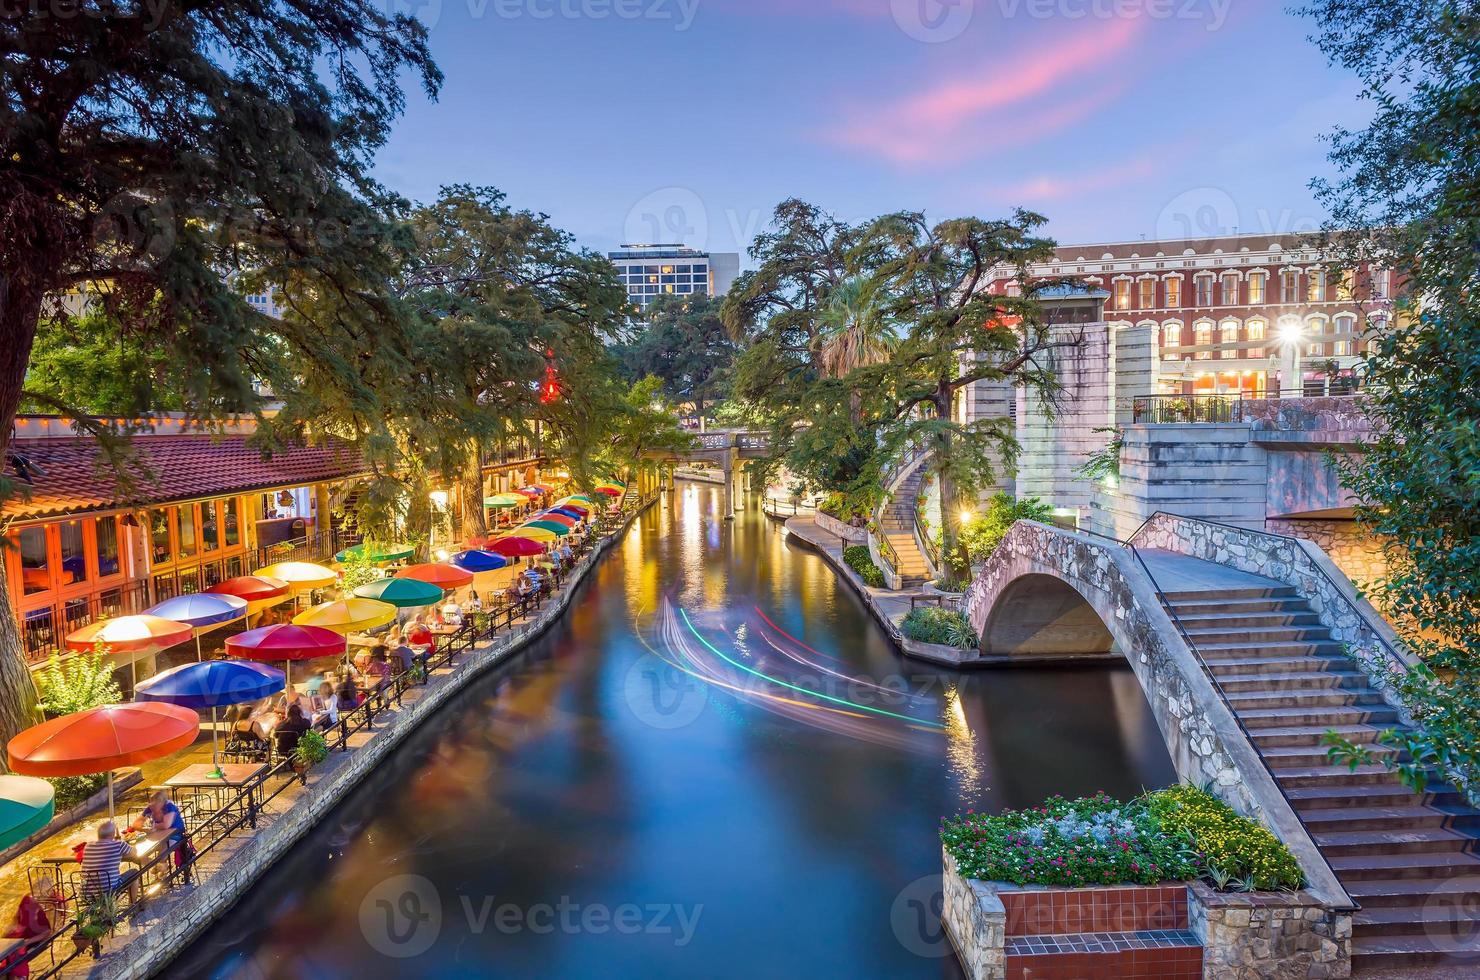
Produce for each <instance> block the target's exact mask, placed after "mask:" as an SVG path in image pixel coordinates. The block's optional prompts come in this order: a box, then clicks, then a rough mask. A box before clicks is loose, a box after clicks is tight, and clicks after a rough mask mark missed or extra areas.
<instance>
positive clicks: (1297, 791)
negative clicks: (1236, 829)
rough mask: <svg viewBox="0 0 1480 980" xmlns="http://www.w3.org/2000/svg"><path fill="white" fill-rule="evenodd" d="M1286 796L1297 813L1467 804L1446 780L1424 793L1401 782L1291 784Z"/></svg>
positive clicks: (1433, 784)
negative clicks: (1342, 784)
mask: <svg viewBox="0 0 1480 980" xmlns="http://www.w3.org/2000/svg"><path fill="white" fill-rule="evenodd" d="M1285 796H1286V797H1287V798H1288V799H1289V800H1290V805H1291V806H1292V807H1294V808H1295V810H1296V812H1298V813H1303V812H1305V811H1306V810H1319V809H1327V808H1330V807H1340V806H1368V805H1371V806H1407V805H1410V804H1426V805H1430V806H1433V805H1438V806H1454V805H1460V804H1463V803H1464V796H1463V794H1461V793H1460V792H1459V791H1458V790H1456V789H1454V788H1453V787H1451V786H1448V785H1446V784H1444V783H1430V784H1429V786H1428V788H1427V790H1426V791H1425V792H1423V793H1415V792H1413V790H1411V789H1409V788H1408V787H1407V786H1403V785H1400V784H1398V783H1392V784H1388V785H1375V786H1292V787H1288V788H1286V789H1285Z"/></svg>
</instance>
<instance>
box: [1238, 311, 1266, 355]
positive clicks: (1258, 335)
mask: <svg viewBox="0 0 1480 980" xmlns="http://www.w3.org/2000/svg"><path fill="white" fill-rule="evenodd" d="M1268 329H1269V328H1268V326H1267V325H1266V324H1265V322H1264V321H1263V320H1260V319H1257V318H1256V319H1253V320H1249V321H1248V322H1246V323H1245V324H1244V338H1245V339H1246V340H1250V341H1258V340H1263V339H1264V336H1265V333H1266V332H1267V331H1268ZM1245 356H1246V357H1263V356H1264V348H1263V347H1251V348H1249V352H1248V353H1247V354H1246V355H1245Z"/></svg>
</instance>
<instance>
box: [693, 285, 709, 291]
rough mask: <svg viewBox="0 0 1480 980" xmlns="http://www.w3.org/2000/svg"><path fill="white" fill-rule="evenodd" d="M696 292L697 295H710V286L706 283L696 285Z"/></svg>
mask: <svg viewBox="0 0 1480 980" xmlns="http://www.w3.org/2000/svg"><path fill="white" fill-rule="evenodd" d="M694 292H696V293H708V292H709V286H708V285H707V284H705V283H695V284H694Z"/></svg>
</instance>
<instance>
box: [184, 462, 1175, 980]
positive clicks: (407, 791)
mask: <svg viewBox="0 0 1480 980" xmlns="http://www.w3.org/2000/svg"><path fill="white" fill-rule="evenodd" d="M719 501H720V495H719V491H718V490H717V489H715V488H710V487H707V486H702V485H693V484H680V485H679V490H678V492H677V493H676V494H675V495H674V496H673V499H672V500H671V501H670V500H665V501H664V502H663V503H662V504H661V505H660V506H659V507H658V508H655V509H653V510H651V511H649V512H648V513H647V514H646V515H645V516H644V517H643V518H641V520H639V522H638V523H637V524H636V525H635V526H634V527H633V528H632V530H631V531H630V532H629V534H628V536H627V538H626V539H625V540H624V541H623V542H622V543H621V544H619V545H618V547H616V548H615V549H614V550H613V551H612V552H610V553H609V554H608V556H607V558H606V559H605V560H604V562H603V563H602V565H601V566H600V568H599V569H598V573H597V574H596V575H595V576H594V577H593V579H592V580H589V581H588V583H587V584H586V585H585V586H584V587H583V589H582V592H581V594H580V595H579V596H578V597H577V600H576V602H575V603H574V605H573V607H572V609H571V611H570V614H569V615H568V616H567V617H566V618H565V620H564V621H563V622H562V623H561V624H560V625H559V626H557V627H556V628H555V629H554V630H552V632H550V633H549V634H548V635H547V636H546V637H544V638H543V639H542V640H541V641H540V642H539V643H538V644H537V645H535V646H534V647H532V648H531V649H530V650H529V651H527V652H526V653H524V654H522V655H521V656H519V657H518V658H516V659H515V660H513V661H511V662H510V663H509V664H508V665H505V666H504V667H501V668H500V669H499V670H498V671H496V672H493V673H491V674H489V675H487V676H486V677H484V678H483V679H482V680H481V681H480V682H479V683H477V684H476V685H474V686H473V687H471V688H470V689H469V690H467V691H466V692H464V694H463V695H462V696H460V697H459V698H458V699H457V700H456V701H455V702H454V703H452V704H451V705H449V706H448V708H447V709H446V710H444V711H443V712H441V713H440V714H439V715H438V716H437V718H436V719H434V720H433V721H432V722H431V723H429V724H428V725H427V726H426V727H425V728H424V729H423V730H422V731H420V732H419V733H418V734H417V735H416V736H415V737H414V738H413V739H412V740H411V741H410V742H409V743H408V744H407V745H405V746H403V747H402V749H401V750H400V751H398V752H397V753H396V754H395V756H394V758H393V759H392V760H390V761H389V762H388V763H387V764H385V765H384V766H383V767H382V768H381V770H379V771H378V772H377V773H376V774H375V776H374V777H373V778H372V779H371V780H370V781H368V782H367V783H366V784H365V785H364V786H363V787H362V788H361V789H360V790H359V791H357V793H356V794H355V795H354V796H353V797H352V798H351V799H349V800H348V801H346V803H345V804H344V805H343V806H341V807H340V808H339V810H338V811H336V813H335V814H333V816H332V817H331V818H330V819H328V820H326V821H325V822H324V823H323V825H322V826H321V827H320V828H318V829H317V830H316V831H315V832H314V833H313V834H312V835H311V836H310V837H309V838H308V839H307V840H306V841H305V842H303V843H302V844H301V845H300V846H299V847H297V848H296V849H295V850H294V851H293V852H292V853H291V854H290V855H289V857H288V858H287V859H286V860H285V861H283V862H281V863H280V864H279V865H278V866H277V867H275V868H274V869H273V870H272V871H271V872H270V873H269V874H268V875H267V876H266V877H265V878H264V879H263V881H262V882H260V883H259V885H258V887H257V888H256V889H255V890H254V891H253V892H252V893H250V894H249V895H248V896H247V897H246V898H245V899H244V900H243V901H242V902H241V903H240V904H239V905H238V906H237V907H236V908H235V909H234V910H233V911H232V912H231V913H230V914H229V915H228V916H227V917H226V918H225V919H224V920H222V922H220V923H219V924H218V925H216V926H215V927H213V928H212V930H211V931H210V932H208V933H207V934H206V935H205V936H204V937H203V938H202V939H201V940H200V941H198V942H197V943H196V944H195V945H194V946H193V947H192V948H190V949H189V950H188V951H186V953H185V954H184V957H183V959H181V960H179V961H177V962H176V963H175V964H174V966H173V967H172V968H171V970H170V972H171V973H172V974H176V975H182V976H192V977H193V976H202V975H210V976H222V977H226V976H273V977H359V978H366V977H380V976H426V975H438V976H442V977H461V976H511V977H536V976H537V977H547V976H551V977H597V976H600V977H607V976H615V977H659V976H706V977H777V976H781V977H824V976H828V977H830V976H881V977H904V976H928V977H938V976H952V975H955V965H954V962H953V960H952V959H951V958H950V956H949V955H948V950H947V947H946V946H945V944H944V943H943V942H942V940H941V938H940V936H939V932H938V929H937V928H936V927H935V925H934V923H933V922H931V921H930V917H929V914H928V912H922V909H926V908H927V907H928V906H929V904H930V898H931V893H932V891H933V890H934V889H936V888H938V874H939V862H940V858H939V853H940V851H939V843H938V841H937V838H936V828H937V825H938V822H939V820H940V817H941V816H942V815H943V814H948V813H953V812H956V811H957V810H960V809H965V808H968V807H973V808H976V809H984V808H986V809H996V808H1000V807H1003V806H1023V805H1029V804H1033V803H1036V802H1038V801H1039V800H1040V799H1042V797H1044V796H1046V795H1048V794H1050V793H1053V792H1064V793H1069V794H1078V793H1090V792H1093V791H1095V790H1099V789H1104V790H1106V791H1108V792H1111V793H1116V794H1124V795H1130V794H1134V793H1136V792H1138V791H1139V790H1140V789H1142V788H1143V787H1147V786H1160V785H1165V784H1166V783H1168V782H1171V781H1172V779H1173V774H1172V769H1171V765H1170V762H1169V760H1168V759H1167V756H1166V752H1165V749H1164V748H1163V746H1162V743H1161V740H1160V736H1159V735H1158V733H1157V730H1156V727H1155V723H1154V722H1153V721H1152V719H1151V717H1150V713H1149V711H1148V709H1147V707H1146V703H1145V700H1144V698H1143V696H1142V694H1141V691H1140V688H1139V686H1138V685H1137V684H1136V681H1135V678H1134V677H1133V675H1132V674H1131V673H1130V672H1129V670H1128V669H1125V668H1120V669H1105V668H1093V669H1080V670H1021V671H998V672H983V673H977V674H968V675H964V676H963V675H956V674H952V673H950V672H946V671H937V670H934V669H932V668H929V667H925V666H921V665H918V664H914V663H910V662H905V661H902V660H901V659H900V658H899V657H898V656H897V655H896V653H895V652H894V651H893V649H892V647H891V646H890V645H889V643H888V641H887V640H886V639H885V637H884V636H883V634H882V633H881V632H880V630H879V629H878V628H877V627H876V626H875V624H874V623H873V621H872V620H871V619H870V618H869V616H868V614H867V612H865V610H864V609H863V607H862V605H861V604H860V603H859V601H858V600H857V598H856V597H855V596H854V595H853V594H852V593H851V592H849V591H848V590H847V589H846V588H844V587H841V586H839V585H838V584H837V583H836V582H835V580H834V578H833V575H832V573H831V572H830V571H829V570H828V568H827V567H826V566H825V565H824V564H823V562H822V560H821V559H820V558H818V557H817V556H816V555H815V554H813V553H812V552H810V551H808V550H806V549H805V548H801V547H798V546H795V545H791V544H788V543H787V542H786V541H785V540H784V535H783V532H782V531H781V529H780V528H779V526H777V525H775V524H773V523H771V522H769V521H767V520H766V519H765V518H764V517H762V516H761V515H759V513H758V512H757V511H756V510H755V509H754V503H753V502H752V505H751V509H750V510H748V511H747V512H746V513H745V514H743V515H739V516H738V517H737V519H736V520H735V521H734V522H726V521H723V520H722V519H721V514H720V511H719V507H720V502H719ZM932 875H934V876H936V878H935V879H934V880H932V879H931V877H930V876H932ZM922 878H923V879H925V880H923V881H922V880H921V879H922Z"/></svg>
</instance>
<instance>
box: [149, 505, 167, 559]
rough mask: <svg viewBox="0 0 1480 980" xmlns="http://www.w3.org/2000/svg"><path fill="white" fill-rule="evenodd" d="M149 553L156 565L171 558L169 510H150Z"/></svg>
mask: <svg viewBox="0 0 1480 980" xmlns="http://www.w3.org/2000/svg"><path fill="white" fill-rule="evenodd" d="M149 555H150V559H151V560H152V561H153V562H154V564H156V565H163V564H165V563H166V562H168V561H169V560H170V512H169V511H167V510H151V511H150V512H149Z"/></svg>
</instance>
